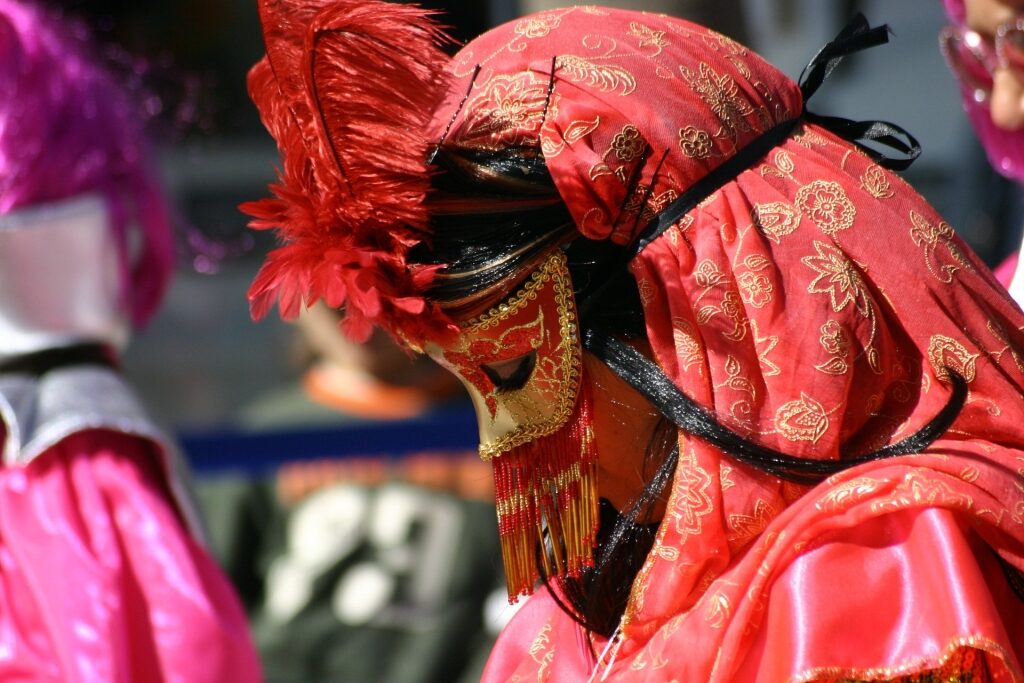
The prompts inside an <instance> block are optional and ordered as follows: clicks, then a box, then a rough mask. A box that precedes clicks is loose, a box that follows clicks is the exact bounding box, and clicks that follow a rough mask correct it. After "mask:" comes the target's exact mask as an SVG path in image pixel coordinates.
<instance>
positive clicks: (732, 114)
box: [681, 62, 754, 137]
mask: <svg viewBox="0 0 1024 683" xmlns="http://www.w3.org/2000/svg"><path fill="white" fill-rule="evenodd" d="M681 71H682V74H683V76H684V77H685V78H686V80H687V81H688V82H689V83H690V85H691V87H693V90H694V92H696V93H697V95H698V96H699V97H700V98H701V99H702V100H704V102H706V103H707V105H708V106H709V107H710V108H711V113H712V114H714V115H715V116H716V117H718V119H719V120H720V121H721V122H722V126H723V127H724V128H725V130H726V132H727V133H728V134H729V135H730V137H736V134H737V133H740V132H749V131H750V130H751V128H750V124H749V123H748V122H747V120H746V118H745V117H746V116H747V115H748V114H751V113H753V111H754V108H753V107H752V106H751V105H750V102H748V101H747V100H746V99H745V98H744V97H743V96H742V94H741V93H740V89H739V86H738V85H737V84H736V81H735V80H734V79H733V77H732V76H730V75H729V74H718V73H717V72H716V71H715V70H714V69H712V68H711V67H710V66H708V65H707V64H705V63H703V62H702V63H701V65H700V68H699V70H698V72H699V73H698V74H696V75H694V73H693V72H692V71H690V70H689V69H687V68H685V67H683V68H682V69H681Z"/></svg>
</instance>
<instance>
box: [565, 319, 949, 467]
mask: <svg viewBox="0 0 1024 683" xmlns="http://www.w3.org/2000/svg"><path fill="white" fill-rule="evenodd" d="M583 347H584V348H585V349H587V350H588V351H590V352H591V353H593V354H594V355H596V356H597V357H598V358H600V359H601V361H602V362H603V363H604V364H605V365H607V366H608V367H609V368H610V369H611V370H612V372H614V373H615V374H616V375H618V376H619V377H621V378H622V379H623V380H625V381H626V382H627V383H628V384H629V385H630V386H632V387H633V388H634V389H636V390H637V391H638V392H639V393H640V394H641V395H642V396H644V397H645V398H646V399H647V400H648V401H650V402H651V403H652V404H653V405H654V406H655V407H656V408H657V409H658V411H659V412H661V414H662V415H664V416H665V417H666V418H668V419H669V420H671V421H672V422H673V423H674V424H675V425H676V426H678V427H679V428H680V429H681V430H683V431H684V432H686V433H687V434H690V435H691V436H695V437H697V438H699V439H701V440H703V441H706V442H707V443H709V444H711V445H712V446H715V447H716V448H718V449H720V450H721V451H722V452H724V453H727V454H728V455H730V456H732V457H733V458H735V459H736V460H739V461H740V462H742V463H744V464H747V465H750V466H752V467H756V468H757V469H759V470H761V471H763V472H768V473H769V474H772V475H774V476H776V477H779V478H781V479H786V480H788V481H792V482H795V483H798V484H815V483H817V482H819V481H821V480H823V479H825V478H826V477H828V476H830V475H833V474H835V473H837V472H841V471H843V470H845V469H848V468H850V467H853V466H855V465H860V464H862V463H866V462H871V461H874V460H879V459H881V458H891V457H895V456H899V455H909V454H911V453H920V452H921V451H923V450H924V449H925V448H927V447H928V446H929V445H930V444H931V443H932V442H933V441H935V439H937V438H939V437H940V436H942V434H943V433H944V432H945V431H946V430H947V429H948V428H949V426H950V425H951V424H953V421H954V420H955V419H956V416H957V415H958V414H959V413H960V409H961V408H963V405H964V401H965V400H966V399H967V381H966V380H965V379H964V378H963V377H961V376H960V375H958V374H957V373H956V372H954V371H952V370H949V369H947V373H948V374H949V378H950V383H951V384H952V387H953V392H952V395H951V396H950V399H949V401H948V402H947V403H946V405H945V406H943V408H942V410H940V411H939V413H938V414H937V415H936V416H935V417H934V418H932V419H931V420H930V421H929V422H928V423H927V424H926V425H924V426H923V427H922V428H921V429H919V430H918V431H917V432H915V433H913V434H911V435H910V436H908V437H906V438H904V439H902V440H900V441H897V442H896V443H893V444H890V445H888V446H885V447H884V448H880V449H878V450H876V451H872V452H870V453H864V454H861V455H855V456H850V455H848V454H846V453H842V454H841V456H842V457H841V459H840V460H812V459H807V458H797V457H794V456H792V455H786V454H785V453H783V452H781V451H776V450H774V449H771V448H768V447H766V446H761V445H759V444H756V443H754V442H753V441H750V440H749V439H745V438H743V437H742V436H740V435H739V434H737V433H736V432H733V431H732V430H731V429H729V428H728V427H726V426H724V425H722V424H721V423H720V422H719V421H718V420H717V419H716V418H715V416H714V415H713V414H712V413H710V412H708V411H707V410H705V409H704V408H703V407H701V406H700V404H698V403H697V402H696V401H694V400H693V399H691V398H690V397H689V396H687V395H686V394H685V393H683V391H682V390H680V389H679V387H677V386H676V385H675V383H673V382H672V380H670V379H669V378H668V377H666V376H665V373H663V372H662V371H661V368H660V367H658V365H657V364H656V363H655V362H654V361H652V360H650V359H649V358H647V357H646V356H644V355H643V354H642V353H640V352H639V351H637V350H636V349H634V348H633V347H632V346H630V345H628V344H626V343H624V342H622V341H620V340H618V339H616V338H615V337H613V336H611V335H610V334H607V333H606V332H604V331H602V330H597V329H593V328H591V329H589V330H587V331H586V332H585V333H584V335H583Z"/></svg>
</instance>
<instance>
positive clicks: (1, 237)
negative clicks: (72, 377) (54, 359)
mask: <svg viewBox="0 0 1024 683" xmlns="http://www.w3.org/2000/svg"><path fill="white" fill-rule="evenodd" d="M122 263H123V259H122V258H121V249H120V248H119V246H118V243H117V241H116V237H115V236H114V235H113V234H112V232H111V229H110V221H109V214H108V211H107V207H106V204H105V203H104V202H103V200H102V198H100V197H99V196H97V195H91V194H90V195H79V196H77V197H72V198H70V199H66V200H61V201H58V202H52V203H48V204H39V205H35V206H32V207H28V208H25V209H21V210H19V211H15V212H12V213H9V214H5V215H3V216H0V360H3V359H5V358H11V357H13V356H20V355H23V354H26V353H33V352H36V351H40V350H42V349H48V348H54V347H59V346H67V345H69V344H74V343H77V342H82V341H98V342H102V343H106V344H109V345H111V346H113V347H116V348H121V347H123V346H124V344H125V343H126V342H127V340H128V334H129V329H130V326H129V324H128V321H127V318H126V316H125V314H124V310H123V305H122V303H123V297H122V273H123V270H124V269H123V266H122Z"/></svg>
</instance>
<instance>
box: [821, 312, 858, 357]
mask: <svg viewBox="0 0 1024 683" xmlns="http://www.w3.org/2000/svg"><path fill="white" fill-rule="evenodd" d="M819 341H821V345H822V347H823V348H824V349H825V352H826V353H829V354H831V355H833V356H843V357H844V358H845V357H846V356H847V355H848V354H849V352H850V340H849V339H847V338H846V333H845V332H843V328H842V327H840V325H839V323H838V322H836V321H835V320H829V321H828V322H826V323H825V324H824V325H822V326H821V337H820V340H819Z"/></svg>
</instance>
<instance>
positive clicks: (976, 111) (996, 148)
mask: <svg viewBox="0 0 1024 683" xmlns="http://www.w3.org/2000/svg"><path fill="white" fill-rule="evenodd" d="M944 3H945V5H946V13H947V14H949V18H950V19H951V20H952V21H953V23H955V24H958V25H961V26H962V25H963V24H964V21H965V11H964V0H944ZM960 93H961V95H962V96H963V102H964V109H965V110H966V111H967V117H968V118H969V119H970V120H971V124H972V125H973V126H974V130H975V131H977V133H978V137H979V138H980V139H981V144H982V145H983V146H984V147H985V152H986V153H987V154H988V159H989V162H990V163H991V164H992V166H993V167H994V168H995V169H996V170H997V171H999V172H1000V173H1001V174H1003V175H1004V176H1006V177H1007V178H1013V179H1014V180H1017V181H1021V182H1024V130H1019V131H1010V130H1003V129H1002V128H999V127H998V126H996V125H995V124H994V123H992V116H991V115H990V114H989V110H988V107H987V106H985V105H984V104H980V103H978V102H977V101H975V99H974V95H973V93H972V92H971V91H970V88H964V87H961V89H960Z"/></svg>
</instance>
